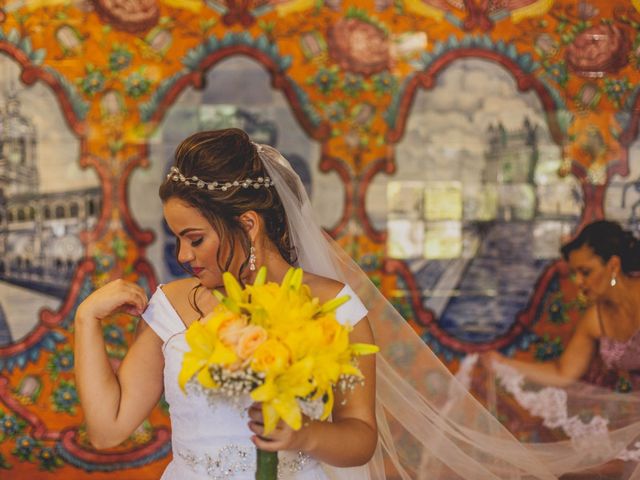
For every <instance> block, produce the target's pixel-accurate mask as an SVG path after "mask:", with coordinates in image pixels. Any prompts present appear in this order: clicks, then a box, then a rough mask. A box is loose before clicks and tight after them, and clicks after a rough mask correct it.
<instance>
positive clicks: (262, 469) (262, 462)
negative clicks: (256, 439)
mask: <svg viewBox="0 0 640 480" xmlns="http://www.w3.org/2000/svg"><path fill="white" fill-rule="evenodd" d="M256 453H257V460H258V461H257V468H256V480H276V479H277V478H278V452H266V451H264V450H260V449H259V448H258V449H257V452H256Z"/></svg>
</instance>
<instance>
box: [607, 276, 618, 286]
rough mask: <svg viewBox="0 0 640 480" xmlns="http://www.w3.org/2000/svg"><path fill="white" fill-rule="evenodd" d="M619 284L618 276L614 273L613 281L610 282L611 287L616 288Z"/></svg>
mask: <svg viewBox="0 0 640 480" xmlns="http://www.w3.org/2000/svg"><path fill="white" fill-rule="evenodd" d="M617 284H618V279H617V278H616V274H615V273H614V274H613V275H611V281H610V282H609V285H611V287H615V286H616V285H617Z"/></svg>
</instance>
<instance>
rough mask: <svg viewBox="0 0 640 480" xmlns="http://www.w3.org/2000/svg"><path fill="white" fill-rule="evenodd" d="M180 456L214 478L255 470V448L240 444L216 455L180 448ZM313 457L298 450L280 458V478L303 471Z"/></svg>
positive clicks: (226, 447) (223, 448) (196, 468)
mask: <svg viewBox="0 0 640 480" xmlns="http://www.w3.org/2000/svg"><path fill="white" fill-rule="evenodd" d="M177 454H178V456H179V457H180V458H181V459H182V461H183V462H184V463H185V464H187V465H188V466H189V467H190V468H191V469H192V470H194V471H196V472H197V471H201V469H202V468H204V469H205V471H206V473H207V476H208V477H209V478H210V479H212V480H227V479H230V478H232V477H233V476H234V475H236V474H238V473H246V472H252V471H254V470H255V458H256V457H255V449H252V448H250V447H242V446H240V445H225V446H224V447H222V448H220V449H219V450H218V452H217V454H216V455H209V454H204V455H196V454H194V453H193V452H191V451H189V450H179V451H178V452H177ZM310 459H311V457H309V456H308V455H306V454H304V453H302V452H298V453H297V454H296V456H295V457H293V458H291V459H283V458H280V459H279V462H278V478H282V477H283V475H284V474H286V473H289V474H290V473H296V472H300V471H302V470H303V469H304V468H305V466H306V465H307V463H309V460H310Z"/></svg>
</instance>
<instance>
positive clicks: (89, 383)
mask: <svg viewBox="0 0 640 480" xmlns="http://www.w3.org/2000/svg"><path fill="white" fill-rule="evenodd" d="M146 304H147V298H146V295H145V293H144V291H143V290H142V289H141V288H140V287H139V286H138V285H135V284H133V283H130V282H126V281H122V280H116V281H114V282H111V283H109V284H107V285H105V286H104V287H102V288H100V289H98V290H96V291H95V292H93V293H92V294H91V295H89V296H88V297H87V298H86V299H85V300H84V301H83V302H82V303H81V304H80V306H79V307H78V310H77V312H76V318H75V375H76V382H77V385H78V393H79V396H80V403H81V405H82V409H83V411H84V415H85V419H86V422H87V433H88V436H89V440H90V441H91V443H92V444H93V445H94V446H95V447H96V448H109V447H113V446H116V445H118V444H119V443H121V442H123V441H124V440H126V439H127V437H128V436H129V435H131V433H132V432H133V431H134V430H135V429H136V428H137V427H138V426H139V425H140V423H142V421H143V420H144V419H145V418H146V417H147V416H148V415H149V413H150V412H151V410H152V409H153V407H154V406H155V405H156V403H157V402H158V400H159V399H160V395H161V394H162V388H163V383H162V370H163V366H164V358H163V356H162V341H161V340H160V338H159V337H158V336H157V335H156V334H155V333H154V332H153V330H152V329H151V328H149V327H148V326H147V325H146V323H145V322H144V321H143V320H140V325H139V332H138V335H137V338H136V340H135V341H134V342H133V344H132V345H131V347H130V348H129V351H128V352H127V355H126V356H125V358H124V360H123V362H122V363H121V365H120V367H119V368H118V371H117V372H114V371H113V368H112V367H111V364H110V362H109V358H108V356H107V353H106V350H105V343H104V337H103V333H102V325H101V320H102V319H104V318H105V317H107V316H108V315H110V314H112V313H114V312H116V311H125V312H127V313H131V314H134V315H139V314H140V313H142V311H143V310H144V308H145V306H146Z"/></svg>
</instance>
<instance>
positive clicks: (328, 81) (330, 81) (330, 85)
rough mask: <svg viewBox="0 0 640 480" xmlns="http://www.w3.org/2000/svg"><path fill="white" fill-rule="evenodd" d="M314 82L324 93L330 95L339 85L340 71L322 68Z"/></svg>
mask: <svg viewBox="0 0 640 480" xmlns="http://www.w3.org/2000/svg"><path fill="white" fill-rule="evenodd" d="M312 82H313V83H314V84H315V85H316V87H317V88H318V90H320V91H321V92H322V93H324V94H327V93H330V92H331V91H332V90H333V89H334V87H335V86H336V85H337V84H338V70H337V69H336V68H321V69H320V70H319V71H318V73H317V74H316V76H315V78H314V79H313V80H312Z"/></svg>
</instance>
